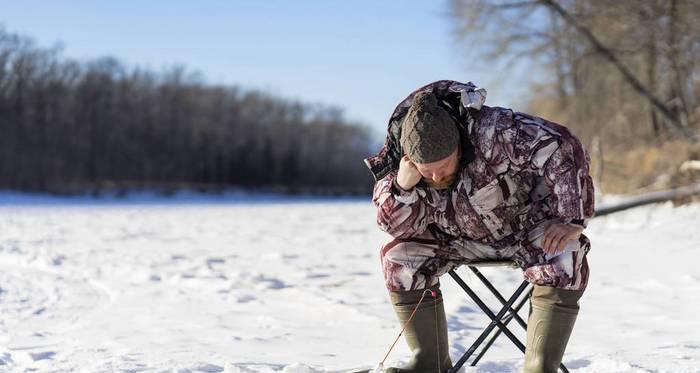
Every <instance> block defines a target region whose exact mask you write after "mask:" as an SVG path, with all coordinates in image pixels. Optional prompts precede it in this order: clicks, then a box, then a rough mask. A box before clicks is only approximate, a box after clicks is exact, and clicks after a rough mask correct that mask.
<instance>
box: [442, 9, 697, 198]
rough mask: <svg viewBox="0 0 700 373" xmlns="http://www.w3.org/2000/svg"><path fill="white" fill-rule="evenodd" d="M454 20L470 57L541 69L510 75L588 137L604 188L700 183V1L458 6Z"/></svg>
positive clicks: (540, 111)
mask: <svg viewBox="0 0 700 373" xmlns="http://www.w3.org/2000/svg"><path fill="white" fill-rule="evenodd" d="M449 15H450V18H451V20H452V22H453V24H454V28H455V35H456V36H457V37H456V41H457V43H458V44H459V46H460V47H461V48H462V49H464V50H465V51H466V52H468V53H469V56H470V57H469V58H471V59H474V60H475V61H481V62H482V64H483V61H494V62H497V63H494V64H493V65H498V64H501V65H503V66H505V68H504V69H503V70H504V71H503V74H502V75H504V76H508V71H514V70H515V69H511V67H513V66H515V65H517V64H519V63H522V62H525V63H527V64H528V65H530V66H534V68H533V69H529V70H528V72H527V74H529V75H530V79H528V78H529V77H524V76H513V75H511V76H508V78H509V79H523V80H527V81H530V82H532V81H534V83H531V84H530V87H528V88H529V92H530V96H529V97H530V98H529V100H528V102H527V111H528V112H530V113H533V114H536V115H540V116H543V117H545V118H548V119H551V120H554V121H557V122H560V123H563V124H565V125H566V126H568V127H570V128H571V129H572V130H573V132H574V133H575V134H576V135H577V136H579V137H580V138H581V140H582V141H583V142H584V143H585V145H586V146H587V148H588V150H589V153H590V155H591V159H592V170H591V171H592V175H593V177H594V179H595V180H596V184H597V186H596V187H597V189H598V190H599V191H604V192H607V193H628V192H638V191H646V190H654V189H662V188H668V187H674V186H679V185H685V184H688V183H691V182H700V171H698V170H697V169H693V168H692V167H690V168H689V167H683V165H684V162H686V161H688V160H700V145H699V143H698V139H699V136H698V133H699V132H700V131H699V130H700V22H698V20H699V19H700V1H699V0H641V1H640V0H562V1H554V0H532V1H517V0H510V1H509V0H451V1H450V10H449ZM531 76H536V78H535V79H532V78H531ZM487 88H488V87H487ZM685 164H686V165H688V163H687V162H686V163H685Z"/></svg>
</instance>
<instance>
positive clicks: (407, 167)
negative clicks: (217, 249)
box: [396, 155, 423, 190]
mask: <svg viewBox="0 0 700 373" xmlns="http://www.w3.org/2000/svg"><path fill="white" fill-rule="evenodd" d="M422 177H423V176H422V175H421V174H420V172H418V169H417V168H416V165H415V164H413V162H412V161H411V160H410V159H408V156H406V155H404V156H403V158H401V163H400V164H399V172H398V174H397V175H396V183H397V184H399V186H400V187H401V189H403V190H409V189H411V188H413V187H414V186H415V185H416V184H418V182H419V181H420V179H421V178H422Z"/></svg>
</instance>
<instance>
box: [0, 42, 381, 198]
mask: <svg viewBox="0 0 700 373" xmlns="http://www.w3.org/2000/svg"><path fill="white" fill-rule="evenodd" d="M60 52H61V51H60V49H59V48H41V47H38V46H37V45H36V44H35V43H34V42H33V41H32V40H31V39H30V38H28V37H25V36H22V35H17V34H13V33H10V32H8V31H7V30H4V29H2V28H0V159H2V161H0V189H14V190H20V191H31V192H51V193H59V194H81V193H93V194H100V193H102V192H110V193H117V194H123V193H126V192H128V191H130V190H134V189H139V188H147V189H153V190H160V191H163V192H166V193H169V192H174V191H177V190H178V189H181V188H186V189H194V190H199V191H207V192H212V191H213V192H215V191H221V190H224V189H228V188H232V187H234V188H237V187H240V188H245V189H247V190H257V191H268V192H282V193H315V194H330V195H338V194H367V193H369V192H370V191H371V187H372V184H373V179H372V177H371V175H370V173H369V171H368V170H367V168H366V166H365V165H364V163H363V162H362V159H363V158H365V157H366V156H367V155H369V154H370V153H371V152H372V151H374V150H376V149H370V147H371V146H372V145H373V141H372V138H371V131H370V130H369V128H368V127H367V126H365V125H362V124H361V123H353V122H351V121H348V120H346V119H345V118H344V116H343V113H342V110H341V109H339V108H335V107H326V106H320V105H311V104H303V103H300V102H296V101H291V100H285V99H283V98H279V97H274V96H272V95H270V94H267V93H263V92H258V91H253V90H244V89H241V88H239V87H233V86H219V85H211V84H205V83H204V82H203V80H202V78H201V77H200V76H199V75H198V74H195V73H192V72H189V71H187V70H186V69H185V68H183V67H173V68H171V69H169V70H167V71H164V72H162V73H155V72H153V71H149V70H145V69H140V68H130V67H127V66H124V64H122V63H120V62H119V61H118V60H116V59H114V58H110V57H105V58H100V59H97V60H94V61H88V62H78V61H74V60H71V59H68V58H64V57H62V56H61V53H60ZM374 145H376V144H374Z"/></svg>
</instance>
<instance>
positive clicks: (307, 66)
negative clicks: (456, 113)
mask: <svg viewBox="0 0 700 373" xmlns="http://www.w3.org/2000/svg"><path fill="white" fill-rule="evenodd" d="M0 9H2V12H1V13H0V27H4V28H5V30H6V31H8V32H12V33H19V34H21V35H24V36H29V37H32V38H33V39H34V40H35V41H36V42H37V44H38V45H39V46H42V47H51V46H54V45H57V44H60V45H61V46H62V47H63V56H65V57H69V58H74V59H78V60H86V61H87V60H91V59H95V58H98V57H103V56H113V57H116V58H117V59H119V60H120V61H122V62H123V63H125V64H126V65H128V66H134V67H135V66H139V67H145V68H149V69H152V70H154V71H162V70H163V69H167V68H169V67H173V66H176V65H182V66H185V67H187V69H189V70H190V71H195V72H199V73H201V75H202V77H203V78H204V80H205V82H208V83H211V84H228V85H237V86H239V87H241V88H244V89H256V90H262V91H264V92H267V93H270V94H273V95H275V96H279V97H282V98H287V99H292V100H299V101H302V102H305V103H309V104H321V105H328V106H336V107H339V108H341V109H343V111H344V113H345V116H346V118H348V119H350V120H353V121H357V122H361V123H363V124H367V125H369V126H370V127H371V128H372V129H373V130H374V133H375V136H377V137H379V136H381V137H383V136H384V132H385V129H386V122H387V120H388V118H389V116H390V115H391V112H392V111H393V109H394V107H395V106H396V105H397V104H398V103H399V102H400V101H401V100H402V99H403V98H405V97H406V96H407V95H408V94H409V93H410V92H412V91H413V90H414V89H416V88H418V87H420V86H422V85H424V84H427V83H430V82H432V81H435V80H440V79H452V80H457V81H464V82H466V81H472V82H474V83H475V84H477V85H478V86H481V87H484V88H486V89H487V90H488V92H489V98H488V99H487V104H490V105H498V106H507V107H514V105H516V104H518V103H520V102H521V101H522V100H521V101H519V100H518V93H517V92H518V87H520V86H522V85H517V84H514V83H513V82H512V81H510V80H509V79H505V78H504V74H505V73H507V72H505V71H503V69H502V68H501V67H499V66H498V65H496V64H493V63H491V62H492V61H483V60H480V59H478V58H476V55H477V53H474V52H473V51H474V50H475V49H476V47H474V46H470V47H466V46H465V45H464V42H462V43H461V44H460V43H458V42H457V41H456V38H455V37H454V36H453V27H454V22H453V21H452V20H451V19H450V18H449V16H448V2H447V1H446V0H436V1H418V0H411V1H391V2H389V1H333V0H327V1H320V0H318V1H310V0H309V1H279V0H265V1H213V0H202V1H148V2H145V1H132V0H120V1H113V2H108V1H94V0H93V1H87V0H79V1H70V2H68V1H35V0H23V1H5V0H0ZM515 108H516V109H518V108H517V107H515Z"/></svg>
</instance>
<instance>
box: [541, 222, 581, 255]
mask: <svg viewBox="0 0 700 373" xmlns="http://www.w3.org/2000/svg"><path fill="white" fill-rule="evenodd" d="M581 232H583V227H577V226H573V225H568V224H562V223H554V224H552V225H550V226H548V227H547V228H546V229H545V230H544V239H543V240H542V249H543V250H544V252H545V253H547V254H556V253H560V252H562V251H564V248H565V247H566V245H567V244H568V243H569V241H572V240H578V238H579V236H580V235H581Z"/></svg>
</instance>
